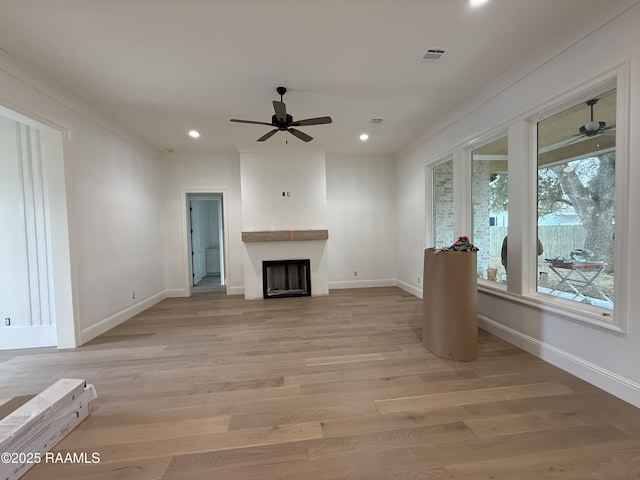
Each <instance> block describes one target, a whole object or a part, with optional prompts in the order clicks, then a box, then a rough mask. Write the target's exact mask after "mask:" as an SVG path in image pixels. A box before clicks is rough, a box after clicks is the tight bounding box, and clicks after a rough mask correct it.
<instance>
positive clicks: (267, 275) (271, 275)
mask: <svg viewBox="0 0 640 480" xmlns="http://www.w3.org/2000/svg"><path fill="white" fill-rule="evenodd" d="M262 294H263V298H265V299H267V298H284V297H308V296H311V261H310V260H309V259H302V260H263V261H262Z"/></svg>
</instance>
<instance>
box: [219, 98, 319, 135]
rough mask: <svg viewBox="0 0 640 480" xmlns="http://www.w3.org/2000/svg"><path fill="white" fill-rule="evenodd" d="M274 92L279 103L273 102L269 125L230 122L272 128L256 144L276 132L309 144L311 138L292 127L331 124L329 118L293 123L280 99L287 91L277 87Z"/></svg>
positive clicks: (248, 121)
mask: <svg viewBox="0 0 640 480" xmlns="http://www.w3.org/2000/svg"><path fill="white" fill-rule="evenodd" d="M276 92H278V94H279V95H280V101H279V102H278V101H276V100H274V101H273V111H274V112H275V113H274V115H272V116H271V123H267V122H256V121H253V120H238V119H235V118H232V119H231V121H232V122H237V123H250V124H254V125H268V126H270V127H274V129H273V130H270V131H269V132H267V133H265V134H264V135H263V136H261V137H260V138H258V140H257V141H258V142H264V141H265V140H267V139H269V138H271V137H272V136H273V135H275V134H276V133H278V132H289V133H290V134H291V135H293V136H294V137H297V138H299V139H300V140H302V141H303V142H310V141H311V140H313V137H312V136H310V135H307V134H306V133H304V132H301V131H300V130H298V129H296V128H293V127H306V126H310V125H324V124H327V123H331V122H332V120H331V117H315V118H306V119H304V120H296V121H294V120H293V117H292V116H291V115H289V114H288V113H287V108H286V106H285V104H284V102H283V101H282V97H283V96H284V94H285V93H287V89H286V88H285V87H278V88H276Z"/></svg>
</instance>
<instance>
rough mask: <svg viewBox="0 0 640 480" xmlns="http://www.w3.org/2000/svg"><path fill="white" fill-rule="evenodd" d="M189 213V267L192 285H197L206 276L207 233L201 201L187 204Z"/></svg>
mask: <svg viewBox="0 0 640 480" xmlns="http://www.w3.org/2000/svg"><path fill="white" fill-rule="evenodd" d="M189 206H190V208H189V211H190V213H191V262H192V263H191V267H192V271H193V285H195V284H196V283H198V282H199V281H200V280H202V279H203V278H204V276H205V275H206V273H207V271H206V256H205V253H206V252H205V248H206V236H207V231H206V228H204V225H205V224H206V222H203V221H202V220H203V217H204V218H205V219H206V216H207V209H206V204H205V203H204V202H201V201H193V200H192V201H191V202H189Z"/></svg>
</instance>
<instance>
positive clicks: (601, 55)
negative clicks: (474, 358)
mask: <svg viewBox="0 0 640 480" xmlns="http://www.w3.org/2000/svg"><path fill="white" fill-rule="evenodd" d="M638 25H640V5H636V6H635V7H633V8H632V9H631V10H629V11H627V12H626V13H624V14H623V15H622V16H620V17H617V18H615V19H613V20H612V21H610V22H609V23H607V24H605V25H604V26H602V27H601V28H599V29H595V30H594V31H593V33H591V34H589V35H588V36H586V37H585V38H582V39H580V38H566V39H564V41H565V42H566V44H564V45H557V44H553V45H549V46H547V47H545V48H542V49H541V50H540V51H539V52H538V54H537V55H536V56H535V57H531V58H530V59H529V61H528V62H527V63H523V64H521V65H519V66H518V68H515V69H514V70H513V71H511V72H509V74H508V75H507V76H505V77H504V78H503V79H501V80H500V81H498V82H496V83H495V84H494V85H492V86H491V88H490V89H488V91H486V92H482V93H481V96H479V97H478V99H474V101H473V102H470V103H469V104H468V105H467V106H466V108H461V109H460V112H466V113H463V114H461V115H460V116H458V117H457V118H450V119H446V122H443V124H442V125H441V126H440V127H441V128H440V129H439V130H437V131H436V130H434V131H433V132H431V133H430V137H428V139H427V140H425V141H424V142H423V143H421V144H420V145H418V146H417V147H416V148H414V149H413V150H412V151H409V152H406V153H405V154H403V155H402V156H401V158H399V161H398V166H397V170H396V174H397V177H396V178H397V180H396V208H397V212H403V215H398V216H397V217H396V231H397V235H396V269H397V275H398V280H399V284H400V285H402V286H403V287H405V288H407V289H408V290H410V291H414V292H415V291H418V290H419V288H420V286H419V285H418V283H417V281H416V278H417V277H418V276H419V275H420V273H419V272H420V269H421V265H422V256H423V248H424V218H425V207H424V204H425V200H424V198H425V197H424V191H425V190H424V168H425V167H424V164H425V163H426V162H429V161H433V160H436V159H438V158H441V157H442V156H444V155H445V154H448V153H450V152H453V151H461V149H462V148H463V147H464V145H465V144H466V142H469V141H471V140H473V139H474V138H478V137H481V136H484V135H489V134H491V133H496V132H498V131H500V130H502V129H504V128H505V127H506V126H507V125H512V124H513V125H514V126H515V127H516V128H514V132H516V131H518V130H520V131H523V127H522V125H521V124H522V123H524V122H523V120H525V119H527V118H529V116H531V115H533V114H535V112H536V111H538V110H540V109H542V108H543V107H545V106H549V105H552V104H553V103H554V101H556V100H557V99H558V98H559V97H560V96H565V95H568V94H571V92H577V91H580V90H581V89H583V88H585V86H586V84H587V83H596V82H597V80H598V79H604V78H606V77H607V76H608V74H609V73H610V72H612V71H614V70H616V69H617V68H618V67H620V66H622V69H621V70H620V71H621V72H623V73H622V75H623V77H624V78H622V79H621V81H622V83H623V84H625V83H627V84H628V85H629V118H628V120H629V122H630V124H629V131H630V132H637V131H639V130H640V95H639V93H640V75H639V73H640V71H639V70H638V69H639V65H640V51H639V50H638V49H637V45H640V29H638ZM550 53H553V54H554V55H553V56H550ZM625 65H626V67H625ZM625 68H629V70H630V74H629V75H626V74H625V73H624V72H625V71H626V70H625ZM585 82H586V83H585ZM619 93H620V91H619ZM524 131H525V132H526V129H525V130H524ZM511 134H512V131H511V129H510V139H509V140H510V165H511V162H512V161H519V162H526V161H528V158H529V157H530V153H529V156H527V155H522V156H516V157H515V158H514V157H513V156H512V149H511V141H512V138H511V136H512V135H511ZM522 138H524V137H522ZM626 147H627V145H618V148H619V152H623V151H625V150H626ZM523 151H525V152H526V151H528V152H530V150H529V149H528V146H527V145H525V146H524V147H523ZM628 154H629V158H630V159H631V161H630V166H629V175H628V179H625V180H628V182H629V186H630V187H629V188H630V190H629V198H628V204H625V205H616V211H617V212H619V211H623V210H625V209H627V208H629V206H633V205H638V204H640V189H639V188H638V187H637V185H639V184H640V165H639V164H638V162H636V161H635V160H636V159H637V158H638V155H639V154H640V137H638V136H637V135H635V134H632V135H630V138H629V143H628ZM514 155H515V153H514ZM521 168H522V167H521ZM510 169H511V166H510ZM510 220H512V218H511V217H510ZM513 220H514V221H515V220H516V219H513ZM617 220H618V218H617ZM617 227H620V228H621V229H622V231H624V230H625V229H626V230H627V231H628V238H630V239H634V238H640V217H638V216H637V215H630V221H629V223H628V225H617ZM456 233H458V232H456ZM510 239H511V236H510ZM510 243H511V242H510ZM617 243H620V244H622V245H623V244H624V243H625V241H624V240H623V239H618V240H617ZM510 246H511V245H510ZM626 260H627V261H628V264H627V266H628V270H627V272H626V273H624V272H623V274H622V275H621V278H619V280H620V283H623V284H624V287H626V288H627V289H629V292H630V294H629V297H628V299H627V301H626V303H627V304H626V305H619V304H617V305H616V307H617V308H620V309H621V310H622V311H624V310H625V307H626V310H627V311H628V312H631V314H630V315H629V316H628V322H629V323H628V325H627V327H628V329H627V332H626V333H616V332H614V331H610V330H607V329H604V328H600V327H598V326H594V325H590V324H587V323H584V322H581V321H579V320H575V319H573V318H569V316H566V315H562V314H561V313H560V312H558V311H556V312H555V313H554V312H553V311H550V310H548V309H547V310H546V311H545V310H541V309H539V308H537V307H535V306H526V305H525V304H523V303H514V302H513V301H512V299H511V300H508V299H505V298H502V297H501V296H499V295H496V294H491V293H489V292H486V291H485V292H481V293H480V295H479V309H480V313H481V314H482V315H484V316H485V317H486V318H487V319H488V321H487V322H485V328H488V329H489V330H490V331H492V332H494V333H496V334H498V335H500V336H502V337H503V338H506V339H508V340H509V341H512V342H513V343H516V344H518V345H520V346H521V347H523V348H525V349H527V350H528V351H530V352H532V353H534V354H536V355H539V356H541V357H542V358H545V359H547V360H549V361H551V362H552V363H555V364H556V365H559V366H561V367H562V368H565V369H567V370H569V371H571V372H572V373H575V374H577V375H578V376H581V377H582V378H584V379H586V380H588V381H590V382H592V383H594V384H596V385H598V386H600V387H602V388H604V389H605V390H608V391H610V392H612V393H614V394H616V395H618V396H620V397H622V398H624V399H626V400H628V401H630V402H632V403H634V404H635V405H638V406H640V370H638V368H637V365H638V364H640V329H638V322H639V320H638V317H637V312H639V311H640V297H638V296H637V295H634V294H633V293H634V292H635V291H636V290H637V287H636V286H637V285H640V255H629V257H628V258H627V259H626ZM618 288H623V286H622V285H620V286H618V285H617V286H616V289H618Z"/></svg>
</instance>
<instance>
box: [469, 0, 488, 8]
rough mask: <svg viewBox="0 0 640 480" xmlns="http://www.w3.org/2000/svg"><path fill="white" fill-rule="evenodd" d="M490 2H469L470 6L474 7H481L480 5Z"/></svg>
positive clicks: (478, 0)
mask: <svg viewBox="0 0 640 480" xmlns="http://www.w3.org/2000/svg"><path fill="white" fill-rule="evenodd" d="M488 1H489V0H469V5H471V6H472V7H479V6H480V5H484V4H485V3H487V2H488Z"/></svg>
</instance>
